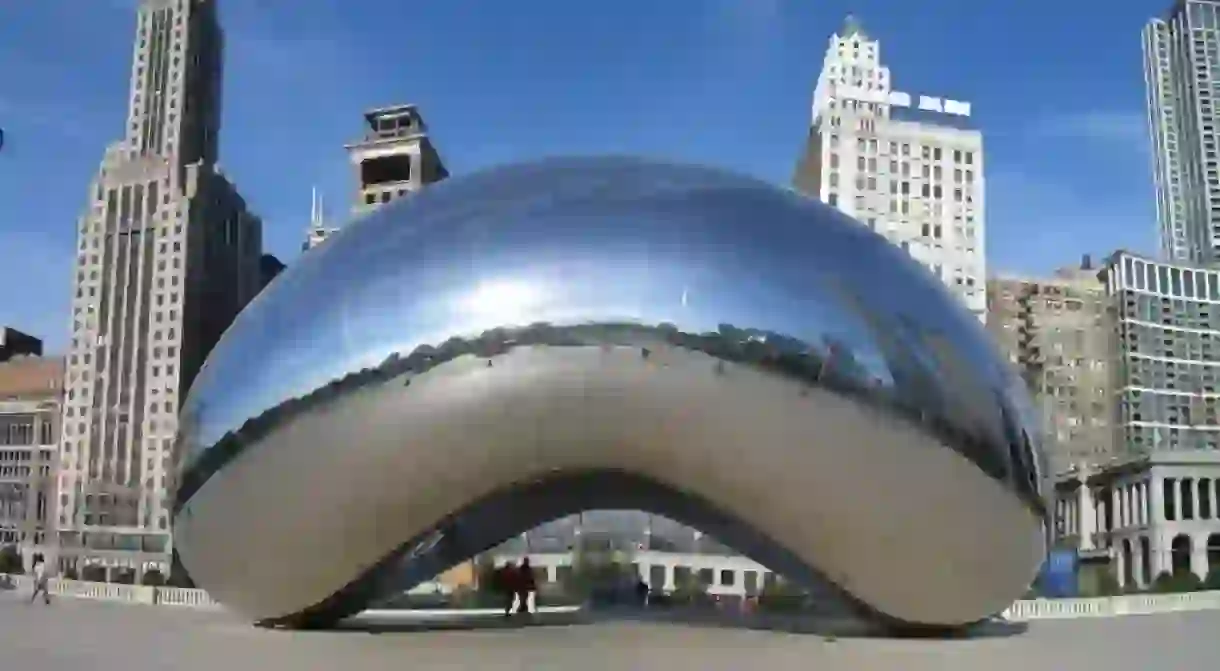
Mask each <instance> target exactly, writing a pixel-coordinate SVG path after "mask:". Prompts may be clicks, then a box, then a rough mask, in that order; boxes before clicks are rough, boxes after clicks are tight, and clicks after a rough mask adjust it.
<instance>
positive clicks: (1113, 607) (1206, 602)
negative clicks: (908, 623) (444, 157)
mask: <svg viewBox="0 0 1220 671" xmlns="http://www.w3.org/2000/svg"><path fill="white" fill-rule="evenodd" d="M9 580H10V581H11V585H12V586H13V588H15V589H16V590H19V591H25V592H26V593H28V592H29V590H30V589H31V588H32V586H33V585H32V581H31V579H30V578H29V577H28V576H9ZM49 587H50V591H51V594H54V595H57V596H61V597H68V598H74V599H97V600H103V601H117V602H121V603H131V604H145V605H150V606H180V607H186V608H219V607H220V604H218V603H217V602H216V601H214V600H212V598H211V597H210V596H208V593H207V592H205V591H203V590H201V589H186V588H182V587H151V586H147V585H121V584H116V583H103V582H85V581H81V580H61V579H52V580H51V581H50V585H49ZM1198 610H1220V590H1217V591H1210V592H1185V593H1182V594H1128V595H1124V596H1111V597H1098V598H1086V599H1024V600H1021V601H1017V602H1014V603H1013V604H1012V605H1011V606H1009V607H1008V608H1007V609H1006V610H1005V611H1004V612H1003V613H1001V614H1000V617H1002V618H1004V619H1005V620H1008V621H1010V622H1027V621H1029V620H1062V619H1075V618H1083V617H1121V616H1124V615H1152V614H1156V613H1178V612H1187V611H1198ZM429 612H430V613H432V614H434V615H435V614H436V613H440V612H442V611H435V610H434V611H429ZM497 612H498V611H497Z"/></svg>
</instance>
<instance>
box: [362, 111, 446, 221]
mask: <svg viewBox="0 0 1220 671" xmlns="http://www.w3.org/2000/svg"><path fill="white" fill-rule="evenodd" d="M364 122H365V125H366V126H367V128H366V129H365V135H364V138H362V139H361V140H360V141H359V142H355V143H353V144H349V145H347V153H348V157H349V158H350V159H351V162H352V165H353V166H355V168H356V185H357V188H356V194H355V198H354V201H353V203H352V215H353V216H354V217H359V216H362V215H364V214H367V213H369V212H372V211H373V210H375V209H377V208H378V207H381V206H382V205H384V204H385V203H388V202H390V201H392V200H394V199H395V198H400V197H402V196H405V195H407V194H409V193H413V192H415V191H419V190H420V189H422V188H424V187H425V186H427V185H429V184H432V183H434V182H439V181H441V180H443V179H445V178H446V177H448V176H449V171H448V170H447V169H446V168H445V164H444V162H442V161H441V158H440V154H438V153H437V151H436V147H435V146H433V144H432V139H431V137H430V136H429V135H428V125H427V124H426V123H424V118H423V116H422V115H421V114H420V112H419V108H417V107H416V106H415V105H396V106H393V107H383V108H380V109H373V110H369V111H367V112H365V113H364Z"/></svg>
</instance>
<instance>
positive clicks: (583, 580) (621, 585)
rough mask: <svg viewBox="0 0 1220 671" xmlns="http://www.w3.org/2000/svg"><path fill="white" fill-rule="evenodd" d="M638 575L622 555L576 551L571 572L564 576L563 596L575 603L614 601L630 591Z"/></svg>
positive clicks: (627, 559)
mask: <svg viewBox="0 0 1220 671" xmlns="http://www.w3.org/2000/svg"><path fill="white" fill-rule="evenodd" d="M639 579H640V578H639V574H638V573H637V572H636V570H635V568H634V567H633V566H632V565H631V562H630V561H629V558H628V557H627V556H626V555H625V554H624V553H621V552H613V551H604V550H590V549H577V550H576V552H575V553H574V554H573V556H572V571H571V572H570V573H568V574H567V575H566V576H564V579H563V585H562V587H563V591H564V594H565V595H566V596H567V597H569V598H572V599H577V600H582V601H583V600H585V599H593V600H594V601H615V600H616V599H617V597H618V596H619V593H620V592H624V591H630V590H631V589H633V588H634V587H635V584H636V583H637V582H639Z"/></svg>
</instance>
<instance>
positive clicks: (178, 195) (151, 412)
mask: <svg viewBox="0 0 1220 671" xmlns="http://www.w3.org/2000/svg"><path fill="white" fill-rule="evenodd" d="M223 44H224V35H223V33H222V31H221V28H220V26H219V24H218V22H217V15H216V3H215V0H143V2H141V3H140V5H139V8H138V10H137V26H136V40H135V50H134V57H133V59H132V65H131V79H130V86H131V92H130V95H129V108H128V114H127V122H126V125H125V129H124V134H123V138H122V139H121V140H120V141H118V142H115V143H114V144H112V145H110V147H108V148H107V150H106V153H105V156H104V158H103V160H102V165H101V168H100V170H99V171H98V174H97V176H96V178H95V179H94V181H93V183H92V184H91V185H90V188H89V204H88V207H87V210H86V212H85V213H84V214H83V216H82V217H81V219H80V222H79V227H78V231H77V258H76V264H75V270H74V274H75V277H74V281H73V292H74V294H75V298H74V301H73V307H72V310H73V317H72V319H73V323H72V341H71V350H70V352H69V356H68V363H67V366H66V371H65V380H64V387H65V395H66V398H65V402H64V414H63V426H64V430H63V438H62V442H61V446H60V462H59V490H60V503H61V505H60V509H59V513H60V514H59V519H58V527H59V529H60V544H61V548H62V549H61V564H63V565H64V568H66V567H67V566H69V565H73V564H76V565H78V569H80V570H83V569H84V568H85V567H86V566H89V567H98V566H102V567H104V568H105V570H106V571H109V572H113V571H124V572H126V571H131V572H133V573H135V574H136V575H139V574H141V573H142V572H143V571H145V570H146V569H149V568H153V567H157V568H160V569H161V570H162V571H163V572H164V571H165V570H166V569H167V568H168V564H169V560H168V558H169V553H170V551H171V549H172V548H171V540H170V519H169V515H170V507H171V499H172V495H173V491H174V486H175V482H174V473H175V467H176V466H177V465H178V461H179V459H180V458H181V457H182V455H180V454H178V453H176V451H175V450H176V447H175V441H174V436H175V432H176V430H177V422H178V410H179V407H180V404H181V402H182V400H183V397H184V396H185V395H186V392H187V390H188V389H189V387H190V384H191V381H192V380H193V379H194V376H195V374H196V372H197V371H198V370H199V368H200V367H201V366H202V365H203V361H204V358H205V357H206V356H207V354H208V352H209V351H211V348H212V347H213V345H215V343H216V341H217V340H219V338H220V335H221V334H222V333H223V332H224V330H225V329H226V328H227V327H228V325H229V323H230V322H231V321H232V320H233V318H234V317H235V316H236V315H237V313H238V312H239V311H240V310H241V309H242V307H244V306H245V304H246V302H247V301H249V300H250V299H251V298H252V297H253V296H254V295H255V294H256V293H257V291H258V289H259V287H260V282H259V268H258V260H259V256H260V255H261V253H262V223H261V221H260V220H259V219H258V218H257V217H255V216H254V215H252V214H250V213H249V211H248V210H247V208H246V203H245V201H244V200H243V199H242V197H241V195H240V194H239V193H238V192H237V189H236V187H235V186H234V185H233V183H232V182H230V181H229V180H228V179H227V178H226V177H225V176H224V175H223V174H222V173H221V172H220V170H219V168H218V166H217V163H216V161H217V160H218V158H219V156H218V155H219V133H220V93H221V79H222V63H221V58H222V52H223ZM99 562H100V563H99ZM82 564H83V566H82Z"/></svg>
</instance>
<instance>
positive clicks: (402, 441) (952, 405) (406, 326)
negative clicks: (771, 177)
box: [174, 158, 1045, 630]
mask: <svg viewBox="0 0 1220 671" xmlns="http://www.w3.org/2000/svg"><path fill="white" fill-rule="evenodd" d="M181 425H182V430H181V433H180V436H179V443H178V449H179V454H180V456H181V459H182V460H183V470H182V472H181V479H180V482H179V487H178V494H177V500H176V502H175V511H174V544H175V552H176V554H177V557H178V559H179V561H180V562H181V565H182V566H183V567H185V569H186V571H187V572H188V573H189V575H190V576H191V577H192V579H193V580H194V581H195V582H196V583H197V584H198V585H199V586H200V587H202V588H205V589H207V590H208V591H209V592H210V593H211V594H212V595H213V596H214V597H215V598H217V599H219V600H220V601H221V602H222V603H225V604H226V605H227V606H229V607H231V608H233V609H235V610H236V611H238V612H240V613H243V614H245V615H247V616H249V617H250V618H251V619H253V620H256V621H261V622H266V623H279V624H285V625H290V626H325V625H328V624H332V623H335V622H337V621H338V620H340V619H342V618H344V617H346V616H349V615H352V614H354V613H356V612H358V611H360V610H362V609H363V608H364V607H365V606H366V605H367V604H368V603H370V601H371V600H373V599H374V598H376V597H377V596H379V595H381V594H384V593H386V590H393V589H404V588H406V587H410V586H412V585H413V584H418V583H419V582H422V581H424V580H427V579H429V578H430V577H432V576H433V575H436V574H437V573H439V572H441V571H443V570H445V569H447V568H449V567H451V566H453V565H456V564H457V563H459V562H461V561H463V560H465V559H467V558H469V557H471V556H473V555H475V554H476V553H478V552H481V551H484V550H487V549H489V548H491V547H493V546H495V545H497V544H499V543H501V542H503V541H505V540H506V539H508V538H511V537H512V536H514V535H517V534H519V533H521V532H523V531H525V530H527V529H529V528H531V527H534V526H536V525H538V524H540V523H543V522H546V521H548V520H551V519H555V518H558V517H561V516H563V515H566V514H570V513H574V512H577V511H580V510H586V509H594V508H602V509H605V508H621V509H641V510H646V511H651V512H655V513H657V514H661V515H665V516H667V517H670V518H673V519H677V520H679V521H682V522H684V523H687V524H690V525H691V526H694V527H696V528H700V529H702V530H703V531H705V532H708V533H710V534H712V535H714V536H716V537H718V538H719V539H720V540H722V541H723V542H725V543H727V544H729V545H730V546H733V547H735V548H737V549H739V550H740V551H742V552H743V553H745V554H748V555H750V556H752V557H753V558H754V559H756V560H758V561H760V562H762V563H764V564H766V565H768V566H769V567H771V568H772V569H773V570H776V571H778V572H780V573H782V574H785V575H786V576H788V577H789V578H791V579H795V580H798V581H803V582H807V583H810V584H813V583H815V582H821V581H825V582H828V583H829V584H832V585H833V586H834V587H835V588H836V589H838V590H839V591H841V593H842V594H843V595H844V596H846V597H847V598H848V599H849V601H850V603H851V604H853V605H854V606H856V607H858V608H859V609H860V611H861V612H863V613H866V614H867V615H868V616H869V617H872V618H874V619H876V620H878V621H880V622H883V623H885V624H888V625H891V626H895V627H905V628H913V629H928V628H931V629H937V630H944V629H951V628H954V627H958V626H964V625H967V624H970V623H973V622H976V621H978V620H981V619H984V618H986V617H988V616H990V615H992V614H994V613H996V612H999V611H1000V610H1002V609H1003V608H1005V607H1006V606H1007V605H1008V604H1009V603H1010V602H1011V601H1012V600H1013V599H1014V598H1017V597H1019V596H1021V594H1023V593H1024V591H1025V590H1026V588H1027V586H1028V585H1029V584H1030V582H1031V580H1032V579H1033V577H1034V575H1035V573H1036V571H1037V569H1038V567H1039V565H1040V564H1041V561H1042V559H1043V557H1044V554H1045V535H1044V518H1045V508H1044V505H1043V500H1042V498H1041V496H1040V491H1039V478H1040V474H1039V472H1038V471H1039V464H1040V463H1041V461H1040V455H1039V453H1038V446H1037V445H1035V444H1033V442H1032V441H1033V440H1035V439H1034V436H1036V435H1037V431H1036V430H1035V428H1034V427H1035V426H1036V419H1035V418H1034V417H1033V416H1032V414H1031V407H1030V404H1029V401H1028V399H1027V398H1026V397H1025V395H1024V392H1023V387H1022V386H1021V384H1020V382H1019V381H1018V380H1017V378H1016V376H1015V375H1013V374H1012V372H1011V371H1009V370H1008V369H1007V367H1006V364H1004V363H1003V361H1002V360H1001V358H1000V357H998V356H997V354H996V352H995V351H994V349H993V346H992V345H991V344H990V342H989V340H988V338H987V336H986V334H985V332H984V330H983V329H982V328H981V326H980V324H979V323H978V321H977V320H976V319H975V318H974V317H972V316H971V315H970V314H969V313H967V312H966V311H965V310H964V309H963V308H961V307H959V305H958V303H957V301H956V300H955V299H954V298H953V297H952V296H951V295H950V294H949V293H948V292H947V290H946V289H944V288H943V286H942V285H941V283H940V282H939V281H938V280H937V279H936V278H934V277H933V276H932V275H931V274H929V273H928V272H927V271H926V270H925V269H924V268H923V267H921V266H919V265H918V264H917V263H916V262H914V261H912V260H911V259H910V258H909V257H908V255H907V254H906V253H904V252H903V251H901V250H899V249H897V248H896V247H894V246H892V245H890V244H889V243H887V242H886V241H885V240H884V239H883V238H882V237H881V236H879V235H877V234H874V233H873V232H871V231H869V230H868V229H867V228H865V227H864V226H861V225H859V224H857V223H856V222H854V221H852V220H851V219H850V218H848V217H847V216H845V215H843V214H840V213H838V212H836V211H834V210H833V209H831V208H829V207H827V206H825V205H823V204H821V203H818V202H815V201H812V200H809V199H806V198H804V197H802V196H800V195H798V194H795V193H792V192H788V191H785V190H781V189H777V188H774V187H772V186H769V185H767V184H764V183H761V182H759V181H756V180H753V179H749V178H745V177H740V176H735V175H732V174H729V173H726V172H722V171H719V170H714V169H708V168H701V167H692V166H681V165H674V164H669V163H662V162H653V161H646V160H639V159H631V158H572V159H550V160H544V161H539V162H535V163H527V164H522V165H516V166H509V167H503V168H498V169H493V170H489V171H486V172H482V173H479V174H475V175H472V176H469V177H465V178H462V179H455V180H450V181H448V182H445V183H443V184H440V185H437V186H434V187H431V188H429V189H428V190H426V191H424V192H421V193H419V194H416V195H413V196H411V197H410V198H407V199H403V200H401V201H398V202H396V203H393V204H391V205H388V206H386V207H385V208H383V209H382V210H380V211H378V212H377V213H375V214H373V215H371V216H369V217H367V218H365V219H363V220H360V221H357V222H354V223H353V224H351V225H350V226H348V227H347V228H346V229H344V230H343V231H341V232H340V233H339V234H338V235H336V236H335V237H334V238H332V239H331V240H329V241H328V242H327V243H326V244H325V245H324V246H322V247H320V248H318V249H316V250H313V251H311V252H309V253H308V254H307V255H306V256H305V257H304V258H303V259H302V260H301V261H300V262H299V263H297V264H295V265H294V266H292V267H291V268H289V269H288V270H287V271H286V272H285V273H283V274H282V275H281V276H280V277H279V278H277V279H276V280H275V282H274V283H273V284H272V285H271V286H270V287H268V288H267V289H266V290H265V291H264V292H263V294H262V295H260V296H259V297H258V298H257V299H256V300H255V301H254V302H252V303H251V304H250V305H249V306H248V307H247V308H246V310H245V311H244V312H243V313H242V314H241V315H240V316H239V317H238V319H237V321H236V322H235V323H234V324H233V326H232V327H231V328H230V329H229V331H228V332H227V333H226V334H225V335H224V337H223V339H222V340H221V342H220V343H219V344H218V345H217V347H216V348H215V350H214V351H213V352H212V354H211V356H210V357H209V359H208V361H207V363H206V365H205V366H204V367H203V369H202V370H201V372H200V374H199V376H198V377H197V379H196V381H195V383H194V385H193V387H192V389H191V392H190V395H189V398H188V400H187V403H186V405H185V408H184V412H183V416H182V422H181Z"/></svg>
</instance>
